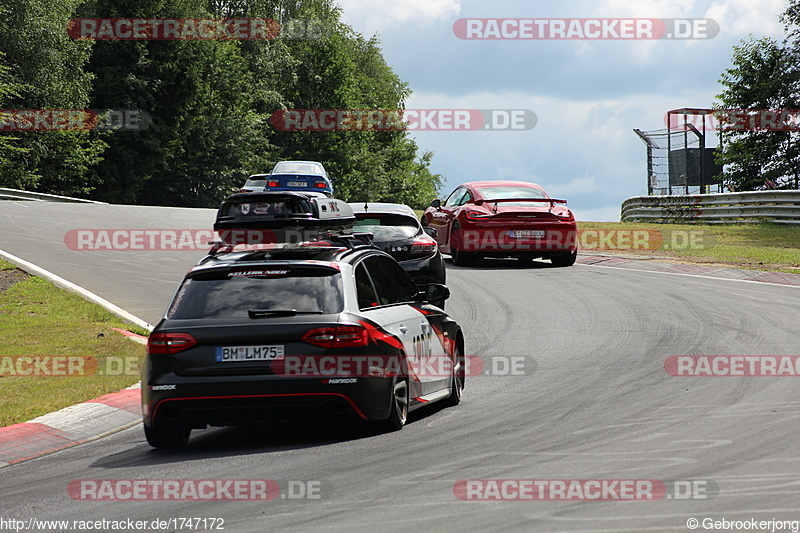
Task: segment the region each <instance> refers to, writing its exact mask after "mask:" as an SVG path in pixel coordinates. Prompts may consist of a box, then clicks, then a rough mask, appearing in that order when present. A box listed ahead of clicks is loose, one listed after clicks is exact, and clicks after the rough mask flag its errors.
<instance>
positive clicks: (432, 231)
mask: <svg viewBox="0 0 800 533" xmlns="http://www.w3.org/2000/svg"><path fill="white" fill-rule="evenodd" d="M422 231H424V232H425V233H427V234H428V235H430V236H431V237H436V236H437V235H438V234H439V232H438V231H436V228H432V227H430V226H423V228H422Z"/></svg>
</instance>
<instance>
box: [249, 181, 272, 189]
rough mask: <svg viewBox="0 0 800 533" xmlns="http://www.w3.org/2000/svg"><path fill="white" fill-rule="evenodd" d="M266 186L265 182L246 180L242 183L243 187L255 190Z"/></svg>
mask: <svg viewBox="0 0 800 533" xmlns="http://www.w3.org/2000/svg"><path fill="white" fill-rule="evenodd" d="M266 185H267V180H247V181H246V182H245V183H244V186H245V187H255V188H259V187H266Z"/></svg>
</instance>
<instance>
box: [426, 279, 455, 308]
mask: <svg viewBox="0 0 800 533" xmlns="http://www.w3.org/2000/svg"><path fill="white" fill-rule="evenodd" d="M448 298H450V289H448V288H447V285H442V284H441V283H428V284H427V286H426V287H425V299H426V300H427V301H429V302H431V303H434V305H435V303H441V302H444V301H445V300H447V299H448Z"/></svg>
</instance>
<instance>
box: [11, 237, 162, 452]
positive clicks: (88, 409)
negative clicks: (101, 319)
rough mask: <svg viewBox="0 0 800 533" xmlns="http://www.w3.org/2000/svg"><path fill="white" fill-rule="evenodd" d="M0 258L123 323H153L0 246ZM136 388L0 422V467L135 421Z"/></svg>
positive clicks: (130, 335) (141, 340)
mask: <svg viewBox="0 0 800 533" xmlns="http://www.w3.org/2000/svg"><path fill="white" fill-rule="evenodd" d="M0 257H2V258H3V259H5V260H6V261H9V262H10V263H13V264H15V265H16V266H17V267H19V268H21V269H22V270H24V271H25V272H28V273H29V274H33V275H36V276H39V277H42V278H45V279H48V280H49V281H51V282H53V283H55V284H56V285H58V286H60V287H63V288H65V289H67V290H70V291H72V292H76V293H78V294H80V295H81V296H83V297H84V298H86V299H87V300H90V301H92V302H94V303H96V304H99V305H100V306H102V307H104V308H106V309H108V310H109V311H111V312H112V313H114V314H116V315H117V316H119V317H121V318H123V319H125V320H127V321H129V322H132V323H134V324H136V325H138V326H141V327H143V328H145V329H148V330H152V329H153V326H151V325H150V324H148V323H147V322H145V321H144V320H141V319H140V318H138V317H137V316H135V315H132V314H131V313H128V312H127V311H125V310H124V309H122V308H120V307H117V306H116V305H114V304H112V303H111V302H109V301H108V300H105V299H103V298H101V297H100V296H97V295H96V294H94V293H92V292H90V291H87V290H86V289H84V288H83V287H80V286H79V285H75V284H74V283H72V282H70V281H67V280H65V279H64V278H62V277H60V276H57V275H56V274H53V273H52V272H50V271H48V270H45V269H43V268H41V267H39V266H37V265H34V264H33V263H30V262H28V261H25V260H24V259H21V258H19V257H16V256H14V255H11V254H9V253H7V252H5V251H3V250H0ZM112 329H114V330H115V331H117V332H119V333H121V334H122V335H125V336H126V337H128V338H129V339H131V340H133V341H135V342H138V343H140V344H146V343H147V337H143V336H142V335H137V334H136V333H131V332H130V331H127V330H123V329H118V328H112ZM140 388H141V384H140V383H137V384H136V385H133V386H131V387H128V388H127V389H124V390H121V391H119V392H113V393H110V394H105V395H103V396H100V397H99V398H95V399H94V400H89V401H87V402H83V403H79V404H77V405H72V406H70V407H65V408H64V409H61V410H59V411H56V412H53V413H48V414H46V415H43V416H40V417H37V418H34V419H33V420H29V421H27V422H22V423H21V424H14V425H13V426H6V427H1V428H0V468H2V467H4V466H8V465H10V464H14V463H19V462H21V461H25V460H27V459H33V458H34V457H39V456H40V455H45V454H48V453H51V452H55V451H58V450H63V449H64V448H69V447H70V446H75V445H77V444H82V443H84V442H89V441H92V440H96V439H99V438H101V437H104V436H106V435H109V434H111V433H116V432H117V431H121V430H123V429H126V428H129V427H131V426H133V425H135V424H138V423H141V421H142V406H141V392H140Z"/></svg>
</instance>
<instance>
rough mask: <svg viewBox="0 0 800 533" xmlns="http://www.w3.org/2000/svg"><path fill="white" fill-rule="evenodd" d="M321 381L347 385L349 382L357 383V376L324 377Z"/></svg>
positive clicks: (329, 383)
mask: <svg viewBox="0 0 800 533" xmlns="http://www.w3.org/2000/svg"><path fill="white" fill-rule="evenodd" d="M322 382H323V383H327V384H328V385H349V384H351V383H358V378H333V379H324V380H322Z"/></svg>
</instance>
